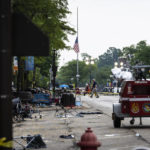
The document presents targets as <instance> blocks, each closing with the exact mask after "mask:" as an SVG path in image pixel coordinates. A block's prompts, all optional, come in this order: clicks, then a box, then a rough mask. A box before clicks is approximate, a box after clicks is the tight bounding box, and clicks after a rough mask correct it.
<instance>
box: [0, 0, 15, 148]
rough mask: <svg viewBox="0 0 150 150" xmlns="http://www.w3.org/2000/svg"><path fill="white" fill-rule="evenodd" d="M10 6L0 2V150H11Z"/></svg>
mask: <svg viewBox="0 0 150 150" xmlns="http://www.w3.org/2000/svg"><path fill="white" fill-rule="evenodd" d="M10 5H11V4H10V0H0V68H1V72H0V141H3V142H2V143H1V144H0V150H10V149H12V114H11V110H12V107H11V76H12V69H11V68H12V58H11V51H12V46H11V45H12V44H11V33H12V32H11V12H10V11H11V6H10Z"/></svg>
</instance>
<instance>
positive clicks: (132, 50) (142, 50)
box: [123, 41, 150, 65]
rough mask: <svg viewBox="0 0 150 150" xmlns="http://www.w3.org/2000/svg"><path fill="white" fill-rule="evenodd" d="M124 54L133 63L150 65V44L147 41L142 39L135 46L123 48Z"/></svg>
mask: <svg viewBox="0 0 150 150" xmlns="http://www.w3.org/2000/svg"><path fill="white" fill-rule="evenodd" d="M123 54H124V55H125V56H126V57H127V59H128V60H129V61H130V64H131V65H135V64H137V63H140V64H145V65H149V64H150V59H149V58H150V46H149V45H147V43H146V41H140V42H138V43H137V44H136V45H135V46H134V45H131V46H129V47H124V48H123Z"/></svg>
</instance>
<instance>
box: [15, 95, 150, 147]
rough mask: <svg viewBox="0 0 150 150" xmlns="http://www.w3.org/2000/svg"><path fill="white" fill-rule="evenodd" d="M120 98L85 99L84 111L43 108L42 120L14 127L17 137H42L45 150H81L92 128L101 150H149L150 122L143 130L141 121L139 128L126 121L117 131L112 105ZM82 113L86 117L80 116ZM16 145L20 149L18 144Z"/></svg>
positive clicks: (29, 120) (144, 120) (35, 119)
mask: <svg viewBox="0 0 150 150" xmlns="http://www.w3.org/2000/svg"><path fill="white" fill-rule="evenodd" d="M118 98H119V97H118V96H102V95H100V97H99V98H95V97H93V98H90V97H89V96H81V101H82V107H81V106H78V107H75V108H72V109H69V108H67V109H66V110H64V109H63V108H60V107H59V106H55V105H54V106H51V107H49V108H42V109H41V110H42V111H41V115H42V118H41V119H40V118H39V116H38V114H36V113H35V114H33V119H26V120H25V121H23V122H20V123H14V125H13V129H14V137H19V136H27V135H35V134H40V135H41V136H42V138H43V140H44V142H45V143H46V145H47V148H43V149H42V150H45V149H49V150H50V149H53V150H60V149H61V150H73V149H76V150H77V149H78V150H79V149H80V148H79V147H78V146H77V144H76V143H78V142H79V141H80V138H81V135H82V134H83V133H85V130H86V129H87V128H88V127H90V128H91V129H92V130H93V133H94V134H95V135H96V137H97V140H98V141H99V142H101V146H100V147H98V149H100V150H140V148H141V149H142V150H148V147H150V138H149V133H150V131H149V128H150V125H149V124H150V121H149V118H147V119H143V125H142V126H139V119H136V121H135V125H130V123H129V120H130V119H125V120H124V121H122V125H121V128H114V127H113V121H112V118H111V113H112V103H115V102H117V101H118ZM81 112H82V113H83V115H82V116H80V115H79V113H81ZM98 112H101V114H99V113H98ZM35 116H36V118H35ZM62 135H63V136H62ZM67 135H72V138H70V139H68V138H62V137H65V136H67ZM60 136H61V137H60ZM14 145H15V146H16V147H20V146H19V145H17V144H16V143H15V144H14ZM24 145H25V143H24ZM144 148H145V149H144ZM16 149H17V148H16Z"/></svg>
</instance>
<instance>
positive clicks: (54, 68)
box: [52, 50, 57, 100]
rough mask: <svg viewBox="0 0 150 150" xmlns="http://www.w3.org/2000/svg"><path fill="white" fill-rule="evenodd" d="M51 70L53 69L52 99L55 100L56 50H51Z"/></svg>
mask: <svg viewBox="0 0 150 150" xmlns="http://www.w3.org/2000/svg"><path fill="white" fill-rule="evenodd" d="M52 71H53V82H52V83H53V99H54V100H55V78H56V72H57V66H56V50H53V62H52Z"/></svg>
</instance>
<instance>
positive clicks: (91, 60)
mask: <svg viewBox="0 0 150 150" xmlns="http://www.w3.org/2000/svg"><path fill="white" fill-rule="evenodd" d="M85 63H86V64H87V65H90V84H91V80H92V74H91V73H92V71H91V69H92V65H93V64H94V59H92V58H91V57H89V58H87V59H86V60H85Z"/></svg>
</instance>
